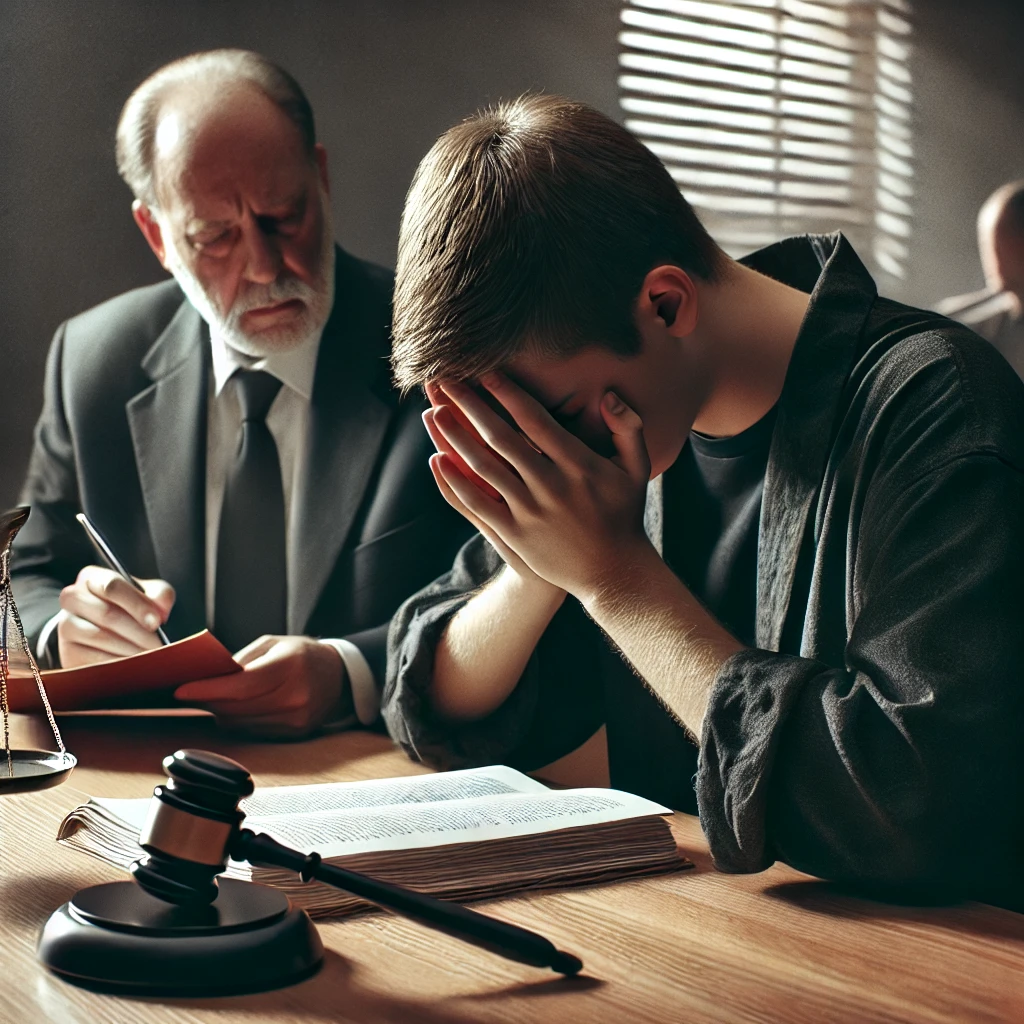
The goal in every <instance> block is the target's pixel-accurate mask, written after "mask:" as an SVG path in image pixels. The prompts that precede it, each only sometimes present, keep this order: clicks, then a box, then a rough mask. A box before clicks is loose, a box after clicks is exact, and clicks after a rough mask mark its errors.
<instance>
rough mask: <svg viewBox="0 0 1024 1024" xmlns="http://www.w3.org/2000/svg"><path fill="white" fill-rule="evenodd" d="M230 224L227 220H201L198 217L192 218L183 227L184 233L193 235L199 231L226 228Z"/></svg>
mask: <svg viewBox="0 0 1024 1024" xmlns="http://www.w3.org/2000/svg"><path fill="white" fill-rule="evenodd" d="M230 223H231V221H228V220H203V219H202V218H200V217H193V218H192V220H190V221H188V223H187V224H186V225H185V232H186V233H187V234H190V235H194V234H196V233H197V232H199V231H209V230H210V228H226V227H227V226H228V225H229V224H230Z"/></svg>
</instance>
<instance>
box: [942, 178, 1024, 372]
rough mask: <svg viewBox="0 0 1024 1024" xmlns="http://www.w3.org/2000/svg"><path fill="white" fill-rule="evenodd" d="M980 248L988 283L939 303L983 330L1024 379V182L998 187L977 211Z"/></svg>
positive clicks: (945, 312) (962, 319) (981, 331)
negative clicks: (978, 288)
mask: <svg viewBox="0 0 1024 1024" xmlns="http://www.w3.org/2000/svg"><path fill="white" fill-rule="evenodd" d="M978 250H979V253H980V255H981V266H982V269H983V270H984V272H985V287H984V288H982V289H981V290H980V291H977V292H970V293H969V294H967V295H954V296H953V297H952V298H948V299H945V300H943V301H942V302H940V303H939V305H938V306H937V307H936V308H937V309H938V310H939V312H940V313H944V314H945V315H946V316H951V317H953V318H954V319H955V320H959V321H960V322H961V323H964V324H966V325H967V326H968V327H970V328H971V330H973V331H975V332H977V333H978V334H980V335H981V336H982V337H983V338H985V339H987V340H988V341H990V342H992V344H993V345H994V346H995V347H996V348H997V349H998V350H999V351H1000V352H1001V353H1002V354H1003V356H1004V357H1005V359H1006V361H1007V362H1008V363H1009V364H1010V365H1011V366H1012V367H1013V368H1014V369H1015V370H1016V371H1017V373H1018V374H1019V375H1020V376H1021V377H1024V181H1012V182H1010V183H1009V184H1007V185H1003V186H1001V187H1000V188H997V189H996V190H995V192H993V193H992V195H990V196H989V197H988V199H987V200H985V203H984V204H983V205H982V207H981V210H980V211H979V212H978Z"/></svg>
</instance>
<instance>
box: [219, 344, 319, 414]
mask: <svg viewBox="0 0 1024 1024" xmlns="http://www.w3.org/2000/svg"><path fill="white" fill-rule="evenodd" d="M321 337H323V331H322V330H321V331H319V332H318V333H317V334H315V335H313V336H312V337H310V338H308V339H307V340H306V341H304V342H303V343H302V344H301V345H298V346H296V347H295V348H292V349H288V350H287V351H284V352H272V353H271V354H270V355H269V356H264V357H263V358H261V359H254V358H253V357H252V356H247V355H245V354H244V353H242V352H239V351H238V350H237V349H235V348H232V347H231V346H230V345H229V344H228V343H227V342H226V341H225V340H224V338H223V337H222V336H221V335H220V334H219V333H218V332H216V331H214V330H212V329H211V330H210V352H211V354H212V359H213V393H214V395H219V394H220V393H221V391H223V390H224V385H225V384H227V382H228V381H229V380H230V379H231V375H232V374H233V373H234V372H235V371H236V370H265V371H266V372H267V373H269V374H271V375H272V376H274V377H276V378H277V379H278V380H279V381H280V382H281V383H282V384H284V385H285V386H286V387H289V388H291V390H292V391H294V392H296V394H298V395H300V396H301V397H302V398H304V399H305V400H306V401H307V402H308V401H310V400H311V399H312V397H313V378H314V377H315V376H316V361H317V356H318V355H319V353H320V339H321Z"/></svg>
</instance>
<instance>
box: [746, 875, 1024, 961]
mask: <svg viewBox="0 0 1024 1024" xmlns="http://www.w3.org/2000/svg"><path fill="white" fill-rule="evenodd" d="M764 895H765V896H767V897H769V899H776V900H780V901H781V902H783V903H788V904H789V905H790V906H794V907H799V908H800V909H801V910H808V911H810V912H811V913H815V914H827V915H828V916H829V917H841V918H844V919H846V920H855V921H879V920H885V921H900V922H906V923H908V924H923V925H927V926H928V927H929V928H942V929H944V930H945V931H949V932H953V933H955V934H959V935H971V936H974V937H976V938H983V939H984V938H987V939H999V940H1000V941H1007V940H1009V941H1011V942H1019V943H1021V944H1022V945H1024V914H1020V913H1016V912H1014V911H1012V910H1005V909H1003V908H1000V907H993V906H988V905H987V904H984V903H974V902H967V901H959V902H950V901H949V900H945V901H943V900H941V899H938V898H931V899H929V898H928V897H927V896H921V897H920V898H919V899H909V900H903V899H898V900H897V899H895V898H894V899H892V900H890V899H889V898H888V897H887V896H886V898H879V895H878V894H877V893H868V892H866V891H865V890H864V889H863V888H858V887H856V886H852V885H842V884H840V883H838V882H823V881H818V880H809V881H798V882H782V883H780V884H778V885H770V886H768V887H767V888H766V889H765V890H764Z"/></svg>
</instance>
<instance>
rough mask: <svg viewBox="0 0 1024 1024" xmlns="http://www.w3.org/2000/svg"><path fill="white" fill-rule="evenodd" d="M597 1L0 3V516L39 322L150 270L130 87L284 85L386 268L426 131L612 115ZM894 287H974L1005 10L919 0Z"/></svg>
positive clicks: (1016, 4)
mask: <svg viewBox="0 0 1024 1024" xmlns="http://www.w3.org/2000/svg"><path fill="white" fill-rule="evenodd" d="M618 7H619V4H618V2H616V0H448V2H444V3H440V2H437V3H430V2H415V0H404V2H403V0H377V2H373V0H299V2H290V3H289V2H285V0H245V2H243V0H217V2H211V0H175V2H170V0H0V233H2V234H0V237H2V239H3V245H2V246H0V508H2V507H5V506H7V505H9V504H11V503H13V502H14V500H15V498H16V496H17V492H18V489H19V487H20V483H21V479H22V476H23V473H24V468H25V462H26V459H27V457H28V450H29V446H30V442H31V428H32V424H33V422H34V420H35V418H36V416H37V414H38V409H39V403H40V384H41V379H42V368H43V361H44V359H45V354H46V348H47V345H48V343H49V340H50V338H51V337H52V334H53V331H54V329H55V328H56V327H57V326H58V324H59V323H60V322H61V321H62V320H64V319H65V318H67V317H68V316H71V315H73V314H74V313H75V312H77V311H79V310H82V309H85V308H87V307H88V306H90V305H93V304H95V303H97V302H100V301H102V300H103V299H105V298H107V297H109V296H111V295H114V294H116V293H117V292H120V291H123V290H124V289H126V288H129V287H132V286H135V285H139V284H145V283H148V282H150V281H154V280H158V279H159V278H160V276H161V271H160V269H159V267H158V266H157V264H156V262H155V261H154V259H153V257H152V256H151V255H150V253H149V251H148V249H146V247H145V244H144V243H143V241H142V238H141V236H140V235H139V234H138V232H137V230H136V228H135V226H134V224H133V223H132V221H131V217H130V215H129V195H128V192H127V190H126V189H125V187H124V186H123V185H122V184H121V182H120V181H119V180H118V178H117V175H116V173H115V170H114V166H113V157H112V138H113V131H114V125H115V123H116V120H117V115H118V112H119V110H120V105H121V103H122V102H123V100H124V98H125V97H126V96H127V94H128V92H129V91H130V90H131V88H132V87H133V86H134V85H135V84H137V83H138V82H139V81H140V80H141V79H142V78H143V77H145V75H146V74H147V73H148V72H149V71H151V70H153V69H154V68H156V67H157V66H159V65H160V64H162V63H164V62H165V61H167V60H169V59H171V58H173V57H176V56H180V55H181V54H184V53H188V52H190V51H192V50H197V49H206V48H209V47H214V46H225V45H231V46H242V47H249V48H252V49H257V50H261V51H263V52H264V53H266V54H268V55H269V56H271V57H273V58H274V59H276V60H278V61H280V62H281V63H282V64H284V65H285V66H286V67H288V68H289V69H290V70H292V71H293V72H294V73H295V74H296V76H297V77H298V78H299V80H300V81H301V82H302V84H303V86H304V87H305V88H306V89H307V91H308V92H309V94H310V98H311V99H312V101H313V105H314V108H315V110H316V112H317V116H318V120H319V126H320V135H321V138H322V139H323V141H324V143H325V144H326V146H327V148H328V151H329V153H330V156H331V162H332V177H333V182H334V204H335V214H336V221H337V224H338V234H339V238H340V240H341V241H342V243H343V244H344V245H346V246H347V247H348V248H349V249H351V250H352V251H353V252H355V253H356V254H358V255H361V256H364V257H367V258H370V259H374V260H377V261H379V262H381V263H387V264H391V263H393V253H394V248H395V241H396V237H397V231H398V217H399V213H400V210H401V205H402V199H403V196H404V192H405V188H406V186H407V184H408V182H409V179H410V177H411V175H412V172H413V169H414V168H415V166H416V163H417V161H418V159H419V158H420V156H421V155H422V154H423V152H424V151H425V150H426V149H427V148H428V146H429V145H430V143H431V142H432V141H433V140H434V138H435V137H436V136H437V134H438V133H439V132H440V131H441V130H442V129H443V128H445V127H446V126H448V125H449V124H451V123H452V122H453V121H455V120H457V119H459V118H460V117H462V116H464V115H465V114H466V113H468V112H470V111H471V110H473V109H474V108H475V107H476V106H478V105H479V104H481V103H483V102H485V101H487V100H492V99H496V98H499V97H506V96H510V95H514V94H516V93H519V92H521V91H523V90H526V89H530V88H543V89H546V90H548V91H552V92H560V93H564V94H567V95H571V96H573V97H575V98H578V99H581V100H585V101H587V102H590V103H593V104H594V105H596V106H598V107H600V108H601V109H602V110H604V111H606V112H608V113H611V114H613V115H616V116H618V107H617V92H616V86H615V78H616V63H615V62H616V52H617V44H616V33H617V12H618ZM917 7H918V11H919V15H918V49H917V53H916V56H915V60H914V68H913V70H914V73H915V79H916V85H915V88H916V91H917V95H918V100H919V102H918V140H917V154H918V162H917V166H918V189H919V194H918V197H917V200H916V236H915V238H914V243H913V256H912V262H911V277H910V278H909V280H908V281H907V283H906V287H905V288H904V289H903V293H902V294H901V295H899V296H898V297H901V298H905V299H909V300H910V301H915V302H919V303H922V304H928V303H931V302H933V301H935V300H936V299H938V298H939V297H941V296H942V295H944V294H947V293H949V292H954V291H959V290H965V289H967V288H971V287H975V286H977V285H978V284H979V283H980V271H979V270H978V269H977V260H976V256H975V251H974V240H973V218H974V212H975V210H976V208H977V205H978V203H979V202H980V201H981V199H983V198H984V196H985V195H987V194H988V192H989V191H990V190H991V189H992V188H994V187H995V186H996V185H997V184H999V183H1000V182H1002V181H1004V180H1006V179H1008V178H1011V177H1015V176H1020V175H1024V131H1021V126H1022V125H1024V110H1022V106H1024V77H1022V76H1024V72H1022V63H1021V61H1020V57H1019V54H1020V51H1021V40H1022V39H1024V4H1022V3H1021V2H1020V0H1013V2H996V0H975V2H972V3H970V4H964V3H962V2H961V0H919V2H918V4H917Z"/></svg>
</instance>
